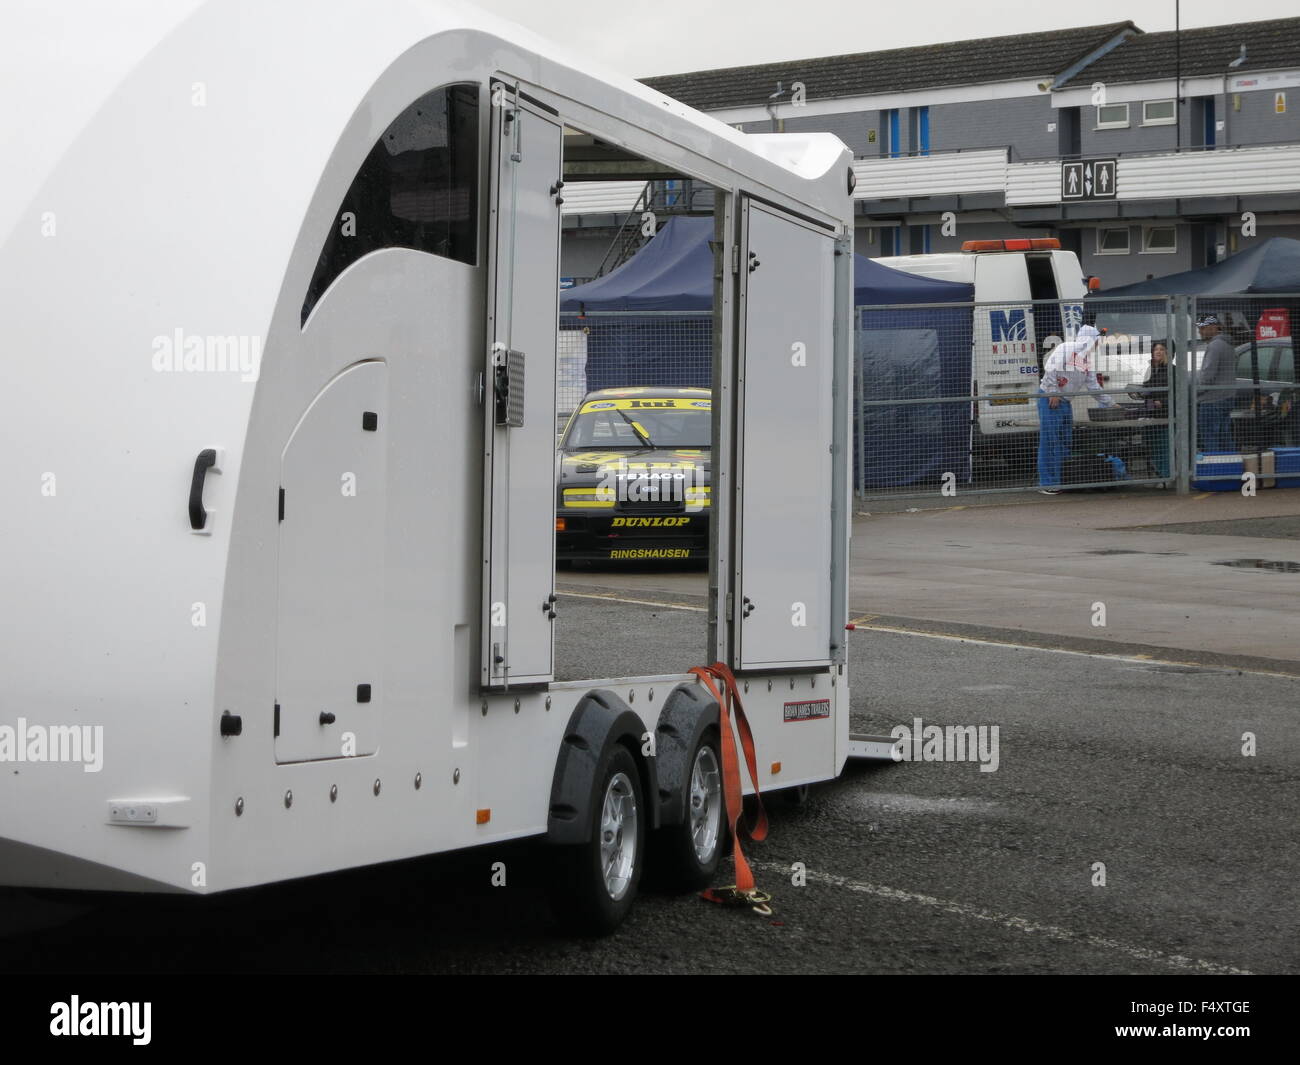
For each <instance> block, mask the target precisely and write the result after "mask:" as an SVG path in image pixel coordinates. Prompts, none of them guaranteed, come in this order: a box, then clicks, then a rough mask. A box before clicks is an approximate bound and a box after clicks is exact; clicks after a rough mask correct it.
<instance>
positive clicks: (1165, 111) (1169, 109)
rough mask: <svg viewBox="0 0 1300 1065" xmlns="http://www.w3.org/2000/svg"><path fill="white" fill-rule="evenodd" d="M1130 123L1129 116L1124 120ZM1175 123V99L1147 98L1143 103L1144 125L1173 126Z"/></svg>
mask: <svg viewBox="0 0 1300 1065" xmlns="http://www.w3.org/2000/svg"><path fill="white" fill-rule="evenodd" d="M1124 124H1125V125H1128V120H1127V118H1126V119H1125V122H1124ZM1173 124H1174V102H1173V100H1147V101H1146V102H1145V103H1144V104H1143V105H1142V125H1144V126H1172V125H1173Z"/></svg>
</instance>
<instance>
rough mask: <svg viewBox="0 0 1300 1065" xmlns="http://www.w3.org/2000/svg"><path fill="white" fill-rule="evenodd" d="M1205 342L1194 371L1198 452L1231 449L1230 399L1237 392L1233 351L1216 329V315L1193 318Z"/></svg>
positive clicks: (1217, 321)
mask: <svg viewBox="0 0 1300 1065" xmlns="http://www.w3.org/2000/svg"><path fill="white" fill-rule="evenodd" d="M1196 328H1197V331H1198V332H1199V333H1200V336H1201V339H1202V340H1204V341H1206V346H1205V353H1204V354H1203V355H1202V356H1201V366H1200V369H1199V370H1197V371H1196V385H1197V390H1196V446H1197V450H1198V451H1219V452H1225V451H1234V450H1236V449H1235V448H1234V447H1233V443H1232V401H1233V399H1234V398H1235V397H1236V393H1237V353H1236V352H1235V351H1234V350H1233V349H1232V345H1231V344H1229V343H1228V341H1227V338H1226V337H1224V336H1223V335H1222V333H1221V330H1220V325H1219V316H1218V315H1217V314H1206V315H1202V316H1201V317H1200V318H1198V319H1197V320H1196Z"/></svg>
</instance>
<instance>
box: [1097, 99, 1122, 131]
mask: <svg viewBox="0 0 1300 1065" xmlns="http://www.w3.org/2000/svg"><path fill="white" fill-rule="evenodd" d="M1097 128H1098V129H1128V104H1106V105H1105V106H1104V107H1099V108H1097Z"/></svg>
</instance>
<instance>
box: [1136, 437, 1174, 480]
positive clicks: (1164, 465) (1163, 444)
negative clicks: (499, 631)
mask: <svg viewBox="0 0 1300 1065" xmlns="http://www.w3.org/2000/svg"><path fill="white" fill-rule="evenodd" d="M1142 435H1143V436H1144V437H1145V438H1146V442H1147V454H1148V455H1149V456H1150V457H1151V466H1152V468H1153V469H1154V470H1155V471H1156V476H1157V477H1168V476H1169V426H1167V425H1146V426H1143V427H1142Z"/></svg>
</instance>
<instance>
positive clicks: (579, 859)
mask: <svg viewBox="0 0 1300 1065" xmlns="http://www.w3.org/2000/svg"><path fill="white" fill-rule="evenodd" d="M590 810H591V818H592V824H591V839H590V840H589V841H588V842H586V843H578V844H573V845H570V846H564V847H557V848H556V851H555V876H554V877H553V878H552V880H551V909H552V910H553V911H554V913H555V916H556V918H557V919H558V920H559V922H560V924H562V925H563V926H564V927H565V928H566V929H568V930H569V931H572V932H578V933H582V934H587V935H607V934H609V933H610V932H612V931H614V929H615V928H617V927H618V926H619V924H620V923H622V921H623V919H624V918H625V917H626V916H627V914H628V911H629V910H631V908H632V902H633V900H634V899H635V898H636V894H637V888H638V887H639V885H640V882H641V871H642V869H643V867H644V865H645V844H646V827H645V826H646V819H647V816H648V815H649V810H648V808H647V807H646V805H645V798H644V795H643V792H642V788H641V776H640V773H639V771H638V770H637V765H636V761H635V759H633V757H632V755H631V754H630V753H629V751H628V750H627V748H626V747H624V746H622V745H621V744H618V743H611V744H610V745H609V746H608V747H607V748H606V749H605V752H604V754H603V755H602V756H601V761H600V766H599V767H598V769H597V771H596V775H595V789H594V791H593V794H592V801H591V804H590Z"/></svg>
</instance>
